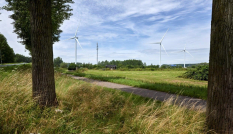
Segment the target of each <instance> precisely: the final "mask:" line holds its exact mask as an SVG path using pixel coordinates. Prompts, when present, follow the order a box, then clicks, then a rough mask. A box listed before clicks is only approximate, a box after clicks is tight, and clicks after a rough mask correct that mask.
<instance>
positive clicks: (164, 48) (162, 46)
mask: <svg viewBox="0 0 233 134" xmlns="http://www.w3.org/2000/svg"><path fill="white" fill-rule="evenodd" d="M162 47H163V49H164V50H165V48H164V46H163V45H162ZM165 52H166V54H167V51H166V50H165ZM167 55H168V54H167Z"/></svg>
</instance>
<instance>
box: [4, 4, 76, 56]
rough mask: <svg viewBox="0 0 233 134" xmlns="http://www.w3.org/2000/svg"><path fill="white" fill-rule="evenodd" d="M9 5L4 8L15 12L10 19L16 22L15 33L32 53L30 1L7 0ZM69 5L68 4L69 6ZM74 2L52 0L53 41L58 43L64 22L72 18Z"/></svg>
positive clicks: (14, 23)
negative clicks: (72, 4) (71, 6)
mask: <svg viewBox="0 0 233 134" xmlns="http://www.w3.org/2000/svg"><path fill="white" fill-rule="evenodd" d="M5 1H6V2H7V3H8V4H7V5H6V6H4V7H3V9H5V10H7V11H13V14H12V15H10V18H11V19H13V20H14V22H13V25H14V32H15V33H16V34H17V35H18V37H19V38H21V39H22V41H20V42H21V43H22V44H23V45H25V48H26V49H27V50H29V51H30V52H31V47H32V46H31V35H30V29H31V25H30V13H29V3H28V2H29V1H28V0H5ZM67 3H68V4H67ZM71 3H74V2H73V1H72V0H52V35H53V36H52V41H53V43H54V42H58V41H59V38H60V33H61V32H62V30H61V29H59V28H60V26H61V24H62V23H63V21H64V20H67V19H69V18H70V16H71V15H72V13H70V11H72V9H71V8H70V5H69V4H71Z"/></svg>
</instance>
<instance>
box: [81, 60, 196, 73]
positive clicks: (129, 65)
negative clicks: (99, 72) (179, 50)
mask: <svg viewBox="0 0 233 134" xmlns="http://www.w3.org/2000/svg"><path fill="white" fill-rule="evenodd" d="M107 65H116V66H117V69H123V70H124V69H139V70H140V69H146V68H147V69H148V68H149V69H152V70H153V69H158V68H159V65H153V64H150V65H147V64H146V63H145V62H144V63H143V62H142V61H141V60H135V59H129V60H124V61H120V60H112V61H107V60H105V61H100V62H99V63H98V65H96V64H92V63H77V67H83V68H88V69H100V68H105V67H106V66H107ZM193 65H196V64H186V67H189V66H193ZM161 68H162V69H165V68H183V64H172V65H168V64H164V65H162V66H161Z"/></svg>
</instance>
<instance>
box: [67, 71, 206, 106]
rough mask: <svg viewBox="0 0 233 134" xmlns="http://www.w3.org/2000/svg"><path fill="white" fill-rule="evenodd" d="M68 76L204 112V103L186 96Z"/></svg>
mask: <svg viewBox="0 0 233 134" xmlns="http://www.w3.org/2000/svg"><path fill="white" fill-rule="evenodd" d="M70 76H71V77H72V78H74V79H78V80H83V81H86V82H89V83H92V84H95V85H98V86H102V87H107V88H112V89H116V90H121V91H124V92H128V93H133V94H136V95H139V96H143V97H147V98H151V99H154V100H159V101H166V100H167V99H169V98H171V97H172V98H176V99H175V100H174V101H173V102H174V103H175V104H177V105H182V106H187V107H188V108H194V109H201V110H206V101H205V100H202V99H197V98H191V97H187V96H177V95H175V94H169V93H165V92H160V91H155V90H149V89H143V88H138V87H131V86H126V85H121V84H116V83H111V82H105V81H99V80H93V79H88V78H85V77H78V76H72V75H70Z"/></svg>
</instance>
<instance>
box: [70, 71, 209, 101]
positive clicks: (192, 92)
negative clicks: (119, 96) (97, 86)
mask: <svg viewBox="0 0 233 134" xmlns="http://www.w3.org/2000/svg"><path fill="white" fill-rule="evenodd" d="M67 74H72V75H75V76H81V77H86V78H90V79H95V80H101V81H107V82H113V83H118V84H123V85H129V86H133V87H139V88H145V89H150V90H156V91H162V92H167V93H172V94H179V95H183V96H189V97H194V98H199V99H203V100H206V99H207V87H201V86H193V85H183V84H171V83H149V82H145V81H139V80H132V79H126V78H125V77H112V76H111V77H102V76H99V75H93V74H85V73H77V72H67Z"/></svg>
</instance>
